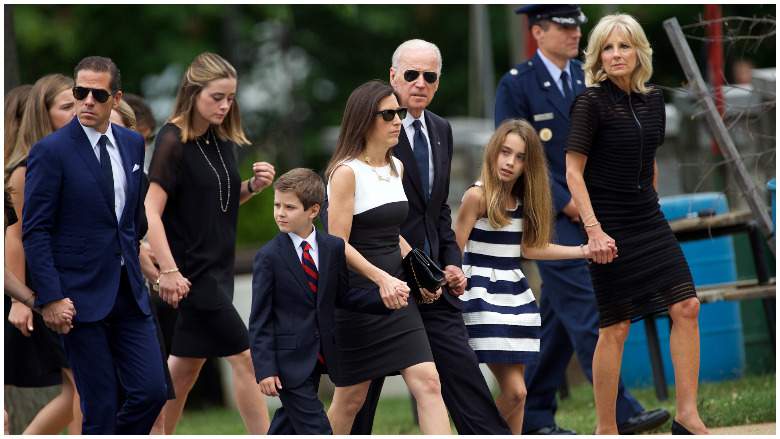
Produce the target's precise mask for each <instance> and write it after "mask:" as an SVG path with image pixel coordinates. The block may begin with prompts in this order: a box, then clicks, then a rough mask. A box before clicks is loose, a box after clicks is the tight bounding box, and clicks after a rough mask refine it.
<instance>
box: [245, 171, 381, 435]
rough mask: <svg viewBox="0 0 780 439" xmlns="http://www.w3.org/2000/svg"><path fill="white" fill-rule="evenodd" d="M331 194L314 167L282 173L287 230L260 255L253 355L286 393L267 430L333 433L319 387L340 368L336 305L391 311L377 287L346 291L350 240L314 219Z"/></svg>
mask: <svg viewBox="0 0 780 439" xmlns="http://www.w3.org/2000/svg"><path fill="white" fill-rule="evenodd" d="M324 198H325V185H324V184H323V182H322V179H321V178H320V177H319V176H318V175H317V174H316V173H315V172H314V171H312V170H310V169H303V168H297V169H293V170H291V171H289V172H287V173H285V174H284V175H282V176H281V177H279V179H278V180H277V181H276V182H275V183H274V219H275V220H276V224H277V226H279V232H280V233H279V234H278V235H276V237H274V238H273V239H272V240H271V241H269V242H268V243H267V244H266V245H265V246H263V248H261V249H260V251H258V252H257V256H255V262H254V273H253V276H252V313H251V315H250V317H249V337H250V349H251V352H252V362H253V363H254V367H255V376H256V378H257V381H258V383H260V389H261V390H262V392H263V393H264V394H265V395H268V396H278V397H279V399H281V401H282V407H281V408H279V409H278V410H277V411H276V413H275V414H274V418H273V420H272V421H271V427H270V429H269V430H268V434H332V430H331V427H330V422H329V421H328V418H327V416H326V415H325V409H324V407H323V405H322V403H321V402H320V400H319V399H318V398H317V389H318V386H319V382H320V375H321V374H322V373H329V374H330V375H331V376H336V374H338V369H337V367H338V358H337V351H336V345H335V335H334V330H335V323H334V311H335V307H336V306H338V307H343V308H348V309H352V310H355V311H361V312H368V313H374V314H386V313H389V312H390V310H388V309H387V308H385V306H384V304H383V303H382V300H381V298H380V296H379V295H378V294H375V293H372V292H370V291H368V290H367V291H366V292H367V294H366V295H361V294H360V293H354V292H353V294H347V291H348V281H347V279H348V272H347V262H346V257H345V256H344V241H343V240H341V239H340V238H336V237H333V236H330V235H328V234H327V233H324V232H321V231H318V230H316V228H315V227H314V225H313V221H314V218H316V217H317V215H318V214H319V212H320V207H321V206H322V203H323V200H324ZM368 293H370V294H368Z"/></svg>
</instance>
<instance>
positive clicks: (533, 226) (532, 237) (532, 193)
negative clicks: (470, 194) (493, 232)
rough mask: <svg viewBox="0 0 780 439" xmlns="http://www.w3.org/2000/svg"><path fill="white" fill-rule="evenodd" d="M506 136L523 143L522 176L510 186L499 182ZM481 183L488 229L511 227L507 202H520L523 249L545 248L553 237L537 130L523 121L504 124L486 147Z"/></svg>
mask: <svg viewBox="0 0 780 439" xmlns="http://www.w3.org/2000/svg"><path fill="white" fill-rule="evenodd" d="M509 134H516V135H518V136H520V138H521V139H522V140H523V142H524V143H525V160H524V162H523V173H522V174H520V177H518V178H517V180H516V181H515V183H514V185H512V186H509V185H507V184H506V183H504V182H502V181H501V180H500V179H499V178H498V169H496V163H497V162H498V154H499V153H500V152H501V146H502V145H503V144H504V142H505V141H506V137H507V136H508V135H509ZM480 180H481V181H482V186H483V188H484V194H485V206H486V210H487V217H488V220H489V221H490V225H491V226H493V227H495V228H500V227H504V226H506V225H508V224H509V223H510V218H509V215H507V210H506V200H507V199H508V198H509V197H510V196H514V197H516V198H518V199H520V203H521V205H522V209H523V245H525V246H527V247H545V246H546V245H547V244H548V243H549V242H550V236H551V234H552V222H553V208H552V196H551V195H550V182H549V180H548V176H547V158H546V157H545V155H544V149H543V147H542V142H541V141H540V140H539V136H538V135H537V134H536V130H534V127H533V126H531V124H529V123H528V122H526V121H525V120H522V119H509V120H506V121H504V122H503V123H502V124H501V125H500V126H499V127H498V128H497V129H496V132H495V133H493V136H492V137H491V138H490V140H489V141H488V144H487V146H486V147H485V154H484V157H483V160H482V172H481V174H480Z"/></svg>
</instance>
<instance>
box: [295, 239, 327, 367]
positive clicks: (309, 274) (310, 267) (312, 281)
mask: <svg viewBox="0 0 780 439" xmlns="http://www.w3.org/2000/svg"><path fill="white" fill-rule="evenodd" d="M301 247H303V257H302V258H301V267H303V274H304V275H305V276H306V283H307V284H309V289H310V290H311V292H312V294H315V295H316V294H317V280H318V279H319V274H318V273H317V265H316V264H315V263H314V258H312V257H311V253H309V250H311V244H309V243H308V242H306V241H303V242H302V243H301ZM317 360H318V361H319V362H320V363H322V364H325V358H323V356H322V354H321V353H320V352H317Z"/></svg>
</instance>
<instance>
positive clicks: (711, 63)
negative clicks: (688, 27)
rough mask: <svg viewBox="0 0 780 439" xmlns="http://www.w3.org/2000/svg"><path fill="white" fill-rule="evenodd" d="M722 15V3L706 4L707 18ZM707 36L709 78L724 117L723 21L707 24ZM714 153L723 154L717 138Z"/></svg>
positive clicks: (716, 104) (713, 18)
mask: <svg viewBox="0 0 780 439" xmlns="http://www.w3.org/2000/svg"><path fill="white" fill-rule="evenodd" d="M722 17H723V13H722V10H721V6H720V5H704V19H705V20H708V21H709V20H720V19H721V18H722ZM707 38H709V39H710V41H709V42H708V44H707V46H708V47H707V69H708V73H709V77H710V78H709V79H710V83H711V84H712V92H713V95H714V97H715V107H716V108H717V109H718V113H720V116H721V117H723V113H724V112H725V106H724V102H723V75H724V63H723V23H722V22H717V23H710V24H709V25H707ZM712 154H713V155H716V156H720V155H721V152H720V148H718V144H717V143H716V142H715V140H713V141H712Z"/></svg>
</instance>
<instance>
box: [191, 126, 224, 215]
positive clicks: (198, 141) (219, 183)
mask: <svg viewBox="0 0 780 439" xmlns="http://www.w3.org/2000/svg"><path fill="white" fill-rule="evenodd" d="M209 132H211V139H212V140H213V141H214V147H215V148H216V149H217V154H218V155H219V161H220V162H222V168H223V169H224V170H225V176H226V177H227V201H226V202H225V205H224V206H223V205H222V179H221V178H220V176H219V172H217V168H215V167H214V165H212V164H211V160H209V158H208V157H207V156H206V152H205V151H204V150H203V147H202V146H201V144H200V140H199V137H196V138H195V144H196V145H198V149H199V150H200V153H201V154H203V158H204V159H206V163H208V164H209V167H210V168H211V170H212V171H214V175H216V176H217V185H218V186H219V208H220V210H222V213H227V210H228V207H229V206H230V175H229V174H228V170H227V166H226V165H225V160H224V159H223V158H222V152H221V151H220V150H219V143H217V138H216V137H215V136H214V131H212V130H211V129H210V128H209ZM204 140H205V141H206V145H208V144H209V140H208V139H204Z"/></svg>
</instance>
